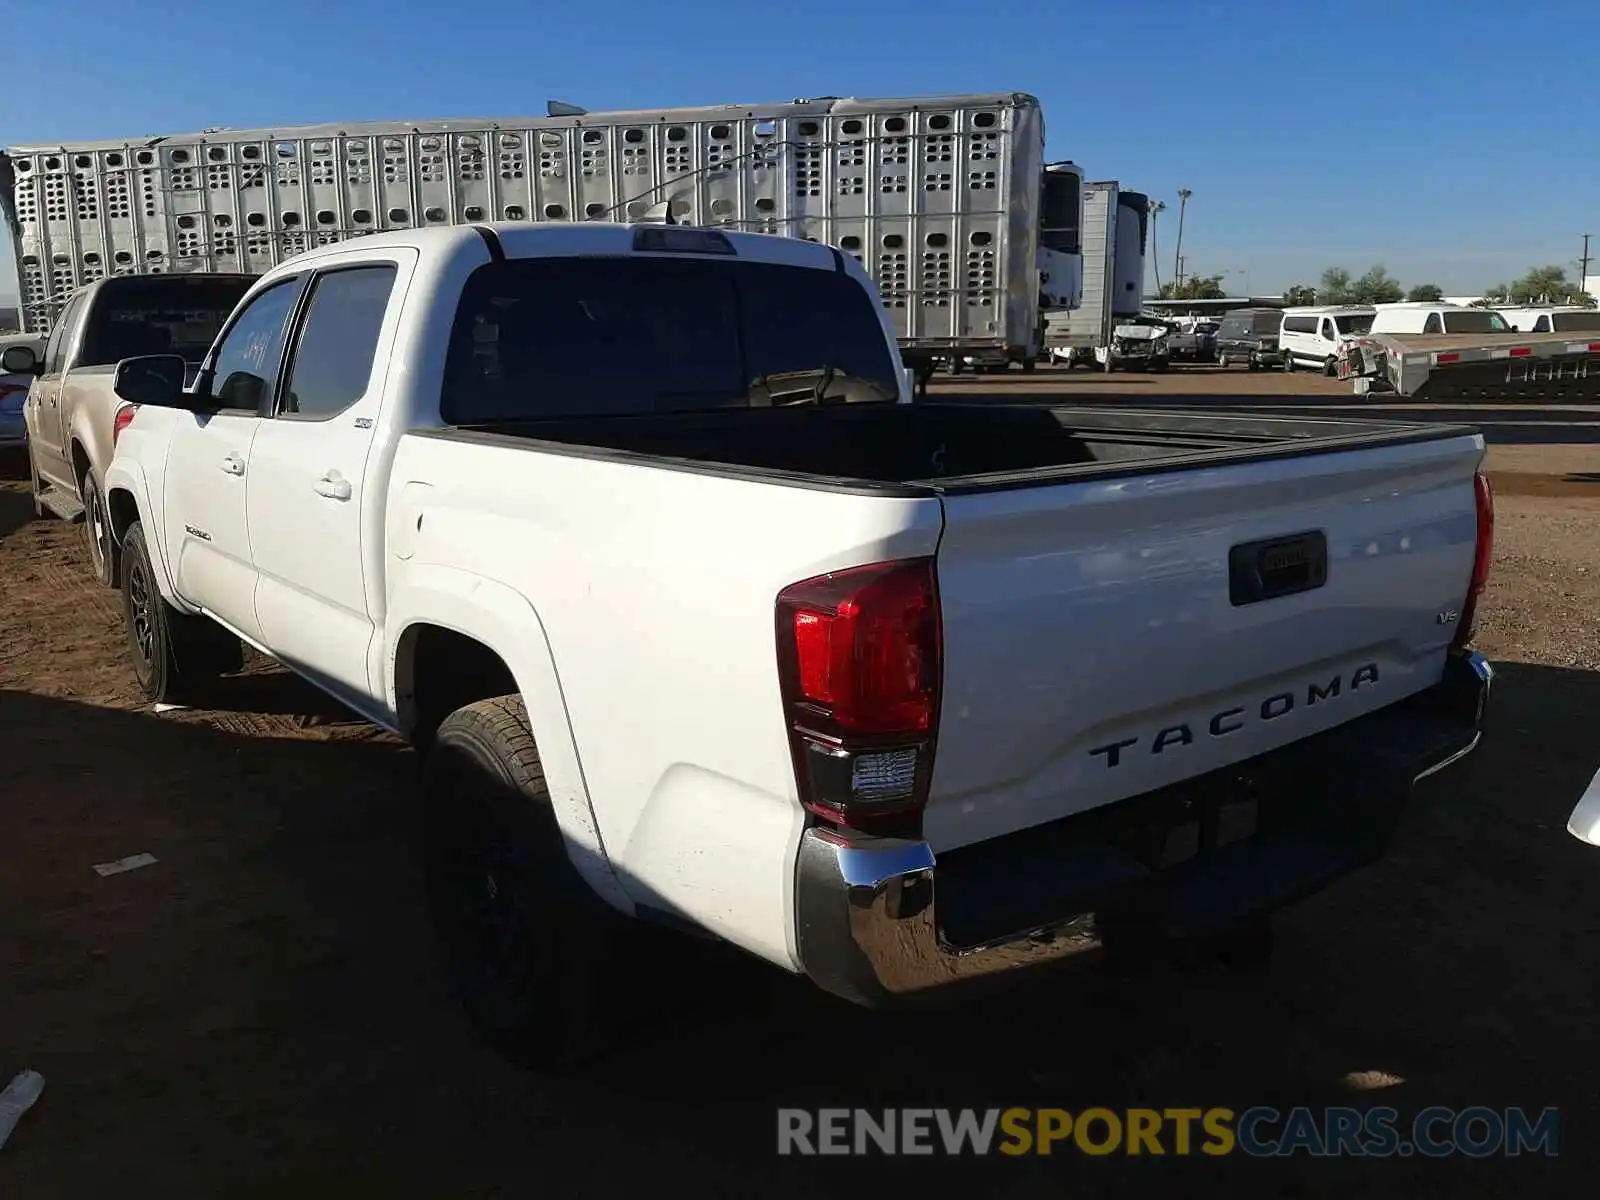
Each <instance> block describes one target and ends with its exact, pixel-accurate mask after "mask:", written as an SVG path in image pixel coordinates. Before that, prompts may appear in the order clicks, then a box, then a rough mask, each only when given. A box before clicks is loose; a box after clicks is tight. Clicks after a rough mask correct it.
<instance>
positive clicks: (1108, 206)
mask: <svg viewBox="0 0 1600 1200" xmlns="http://www.w3.org/2000/svg"><path fill="white" fill-rule="evenodd" d="M1149 223H1150V202H1149V199H1148V198H1147V197H1146V196H1145V195H1144V194H1143V193H1141V192H1129V191H1124V190H1123V189H1122V188H1121V187H1120V186H1119V185H1118V184H1117V183H1116V181H1114V180H1100V181H1095V182H1090V183H1086V184H1084V185H1083V238H1082V250H1083V292H1082V298H1081V301H1080V303H1079V304H1078V305H1077V306H1076V307H1074V308H1070V309H1069V308H1060V309H1056V310H1053V311H1049V312H1047V313H1046V314H1045V333H1044V343H1045V348H1046V351H1047V353H1048V354H1049V355H1050V357H1051V358H1053V359H1056V360H1058V361H1061V362H1067V363H1069V364H1077V363H1085V364H1089V365H1094V364H1096V363H1098V364H1099V365H1102V366H1104V365H1106V363H1107V359H1108V352H1109V350H1110V348H1111V347H1112V345H1113V344H1114V342H1115V340H1116V332H1115V331H1116V329H1117V327H1118V325H1119V324H1122V323H1123V322H1125V321H1127V320H1128V319H1130V318H1136V317H1137V316H1138V315H1139V311H1140V308H1141V305H1142V303H1143V298H1144V268H1145V248H1146V244H1147V239H1148V237H1149Z"/></svg>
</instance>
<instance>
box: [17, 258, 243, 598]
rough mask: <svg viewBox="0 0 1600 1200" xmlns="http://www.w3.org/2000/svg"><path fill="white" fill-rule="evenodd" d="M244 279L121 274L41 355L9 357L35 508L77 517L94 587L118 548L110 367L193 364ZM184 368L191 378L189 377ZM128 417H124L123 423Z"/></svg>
mask: <svg viewBox="0 0 1600 1200" xmlns="http://www.w3.org/2000/svg"><path fill="white" fill-rule="evenodd" d="M253 279H254V277H253V276H250V275H204V274H193V275H119V276H112V277H109V278H106V279H101V280H97V281H96V282H94V283H91V284H89V285H88V286H86V287H84V288H81V289H79V290H78V291H77V292H76V293H74V294H73V297H72V299H71V300H69V301H68V302H67V304H66V306H65V308H63V309H62V312H61V315H60V317H59V318H57V320H56V322H55V325H54V327H53V328H52V329H51V331H50V336H49V339H48V341H47V342H46V343H45V346H44V348H43V352H42V354H40V353H36V352H33V351H29V352H27V353H26V355H23V354H21V353H9V354H8V357H7V359H6V362H5V364H4V365H5V366H6V367H7V368H8V369H10V370H14V371H16V372H17V373H18V374H20V375H22V376H24V377H25V378H27V379H28V380H29V382H30V387H29V389H28V393H27V405H26V408H25V419H26V422H27V428H28V435H29V436H28V463H29V470H30V474H31V476H32V480H33V503H34V510H35V511H36V512H38V513H39V514H40V515H41V516H42V515H43V514H44V513H45V512H51V513H54V514H55V515H56V516H58V517H60V518H62V519H64V520H70V521H76V520H82V521H83V522H84V531H85V534H86V536H87V539H88V546H89V561H90V565H91V567H92V568H93V569H94V572H95V574H96V575H97V576H98V577H99V578H100V580H101V582H103V583H106V584H108V585H112V586H114V585H115V584H116V581H117V547H116V545H115V544H114V543H113V542H112V541H111V536H110V524H109V522H108V520H107V517H106V511H105V502H104V496H105V469H106V466H107V465H108V464H109V463H110V462H111V451H112V447H113V445H114V444H115V442H116V438H117V436H118V433H119V431H120V425H119V418H118V413H119V411H120V410H122V409H124V408H125V407H126V406H125V404H124V402H123V401H121V400H119V399H118V398H117V396H116V394H115V392H114V391H113V389H112V379H113V374H114V372H115V370H116V366H117V362H118V361H119V360H120V359H123V358H132V357H135V356H138V355H143V354H154V353H168V354H176V355H178V356H180V357H181V358H183V359H185V361H188V362H190V363H191V364H197V363H198V362H199V359H200V357H201V355H203V354H204V353H205V352H206V350H207V349H208V348H209V347H210V345H211V340H212V339H213V338H214V337H215V336H216V334H217V330H218V329H219V328H220V327H221V325H222V322H223V319H224V318H225V317H226V316H227V315H228V314H229V313H230V312H231V311H232V310H233V306H234V304H235V303H236V302H237V301H238V299H239V297H240V296H242V295H244V293H245V290H246V289H247V288H248V287H249V286H250V284H251V282H253ZM193 369H194V368H193V365H191V373H192V371H193ZM130 416H131V413H126V412H124V413H122V416H121V421H122V423H126V421H127V420H128V418H129V417H130Z"/></svg>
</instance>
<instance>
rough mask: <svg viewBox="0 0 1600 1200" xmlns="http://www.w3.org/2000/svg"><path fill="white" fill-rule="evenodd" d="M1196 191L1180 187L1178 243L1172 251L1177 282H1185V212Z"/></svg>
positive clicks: (1178, 283)
mask: <svg viewBox="0 0 1600 1200" xmlns="http://www.w3.org/2000/svg"><path fill="white" fill-rule="evenodd" d="M1192 195H1194V192H1193V191H1191V190H1190V189H1188V188H1179V189H1178V244H1177V246H1176V247H1174V248H1173V251H1172V269H1173V273H1174V274H1175V275H1176V276H1177V278H1176V280H1175V281H1174V282H1175V284H1177V285H1181V284H1182V283H1183V214H1184V211H1185V210H1186V209H1187V208H1188V207H1189V197H1190V196H1192Z"/></svg>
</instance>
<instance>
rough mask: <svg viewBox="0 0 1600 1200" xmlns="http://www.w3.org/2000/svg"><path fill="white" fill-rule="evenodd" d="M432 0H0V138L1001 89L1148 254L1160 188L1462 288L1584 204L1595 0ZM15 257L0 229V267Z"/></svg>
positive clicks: (1279, 235) (1276, 243)
mask: <svg viewBox="0 0 1600 1200" xmlns="http://www.w3.org/2000/svg"><path fill="white" fill-rule="evenodd" d="M455 7H456V6H453V5H446V4H440V3H435V2H432V0H414V2H413V3H411V4H410V5H400V4H395V3H384V4H379V3H376V2H374V0H353V2H349V3H344V4H340V3H338V2H337V0H324V2H323V3H310V2H308V0H279V2H277V3H274V4H268V5H261V4H252V5H233V6H229V5H225V4H222V3H216V2H215V0H213V2H210V3H193V2H188V0H183V2H178V0H136V2H135V4H130V5H124V4H121V3H112V2H111V0H8V2H7V4H6V12H7V21H6V25H7V27H8V30H9V32H8V34H7V46H8V54H7V67H6V72H5V80H6V83H5V87H4V90H3V93H0V95H3V97H4V99H3V101H0V144H12V143H32V142H43V141H54V140H63V141H66V140H82V139H100V138H120V137H129V136H136V135H141V134H150V133H179V132H190V131H193V130H196V129H200V128H203V127H206V126H213V125H231V126H234V127H260V126H271V125H285V124H292V123H306V122H314V121H342V120H352V121H353V120H382V119H387V118H424V117H446V116H465V115H481V116H512V115H518V114H527V115H537V114H539V113H542V112H543V108H544V102H545V100H546V99H549V98H552V97H557V98H562V99H567V100H571V101H573V102H575V103H578V104H582V105H584V106H585V107H587V108H589V109H591V110H595V111H598V110H601V109H608V108H635V107H656V106H662V105H691V104H717V103H724V102H741V101H764V100H785V99H790V98H792V97H795V96H819V95H858V96H911V95H917V94H922V93H932V92H967V91H971V92H978V91H1025V92H1032V93H1033V94H1035V95H1037V96H1038V97H1039V98H1040V99H1041V101H1042V102H1043V105H1044V111H1045V118H1046V122H1047V126H1048V131H1049V142H1050V146H1049V149H1050V153H1051V155H1052V156H1053V157H1057V158H1071V159H1073V160H1074V161H1076V162H1079V163H1081V164H1083V166H1084V167H1085V170H1086V172H1087V174H1088V176H1089V178H1092V179H1117V180H1119V181H1121V182H1122V184H1123V185H1124V186H1125V187H1129V188H1132V189H1134V190H1138V191H1145V192H1149V193H1151V194H1152V195H1154V196H1157V197H1160V198H1162V199H1165V200H1167V202H1168V203H1169V204H1170V205H1171V206H1172V207H1171V210H1170V212H1169V213H1168V214H1167V215H1166V216H1164V217H1163V218H1162V225H1161V233H1160V241H1161V249H1162V258H1163V262H1162V268H1161V269H1162V274H1163V276H1164V277H1166V276H1168V275H1170V272H1171V267H1172V263H1171V253H1172V249H1173V241H1174V239H1173V234H1175V232H1176V229H1177V222H1176V220H1175V219H1173V218H1175V217H1176V215H1177V203H1176V200H1177V197H1176V192H1177V189H1178V188H1180V187H1188V188H1190V189H1192V190H1193V193H1194V196H1193V199H1192V200H1191V201H1190V204H1189V214H1188V219H1187V221H1186V225H1185V232H1184V254H1185V257H1186V259H1187V260H1188V269H1189V271H1190V272H1203V273H1211V272H1218V271H1228V272H1230V273H1231V274H1230V278H1229V279H1228V281H1227V282H1228V284H1229V285H1230V290H1234V291H1242V290H1243V288H1244V286H1245V281H1246V279H1248V283H1249V286H1250V288H1251V289H1252V290H1253V291H1255V292H1257V293H1264V292H1274V291H1279V290H1281V289H1282V288H1283V287H1285V286H1287V285H1288V284H1290V283H1294V282H1303V281H1304V282H1309V281H1312V280H1314V279H1315V277H1316V276H1317V275H1318V274H1319V273H1320V271H1321V270H1322V268H1323V267H1325V266H1328V265H1330V264H1338V265H1342V266H1345V267H1347V268H1349V269H1350V270H1351V271H1353V272H1357V273H1359V272H1360V271H1362V270H1364V269H1365V268H1366V267H1368V266H1370V265H1371V264H1373V263H1376V262H1382V263H1384V264H1385V265H1386V266H1387V267H1388V268H1389V269H1390V271H1391V272H1392V273H1394V274H1396V275H1398V276H1399V277H1400V278H1401V279H1402V280H1403V281H1405V282H1406V283H1408V284H1410V283H1419V282H1427V281H1431V282H1436V283H1438V284H1440V285H1441V286H1443V287H1444V288H1445V290H1446V292H1450V293H1454V292H1467V291H1475V290H1477V289H1479V288H1481V287H1483V286H1485V285H1487V284H1490V283H1494V282H1496V281H1498V280H1502V279H1508V278H1511V277H1513V276H1516V275H1518V274H1520V273H1521V272H1522V271H1523V270H1524V269H1526V268H1527V267H1528V266H1530V265H1533V264H1543V263H1561V264H1563V265H1565V266H1567V268H1568V271H1569V273H1570V274H1574V275H1575V274H1576V268H1575V266H1574V265H1573V260H1575V259H1576V258H1577V257H1578V255H1579V253H1580V252H1581V249H1582V238H1581V235H1582V234H1583V233H1585V232H1591V231H1592V232H1596V233H1600V153H1597V152H1596V144H1597V136H1596V132H1595V121H1596V114H1597V113H1600V103H1597V98H1600V61H1597V58H1596V51H1595V50H1594V49H1593V47H1594V46H1595V44H1596V37H1597V36H1600V4H1596V3H1595V0H1542V2H1538V0H1535V2H1523V3H1508V2H1507V0H1455V2H1454V3H1450V2H1448V0H1407V2H1406V3H1402V4H1396V3H1393V2H1392V0H1391V2H1389V3H1383V2H1379V0H1337V2H1328V3H1316V4H1309V3H1301V4H1291V3H1285V2H1283V0H1277V2H1276V3H1272V2H1268V0H1233V2H1232V3H1228V4H1216V3H1208V2H1204V0H1193V2H1186V0H1145V2H1143V3H1140V2H1138V0H1115V2H1113V0H1100V2H1099V3H1094V4H1085V3H1079V2H1077V0H989V2H988V3H987V4H984V3H977V2H974V0H964V2H962V3H957V2H956V0H923V2H922V3H921V4H920V5H917V6H905V5H895V6H888V5H882V4H872V3H867V2H865V0H857V2H854V3H846V2H844V0H805V3H802V4H795V5H793V6H791V7H789V8H788V9H786V8H785V6H783V5H781V4H774V3H772V0H763V2H749V0H746V2H744V3H734V2H733V0H679V3H677V4H673V5H671V6H662V5H658V4H647V3H644V2H643V0H607V2H606V3H603V4H579V5H576V6H574V7H571V8H569V7H567V6H566V5H565V4H560V5H543V4H536V3H527V2H526V0H518V2H516V3H508V2H506V0H477V2H476V3H473V4H470V5H468V4H463V5H461V6H460V7H459V11H461V12H462V13H463V14H470V16H468V15H463V16H461V17H455V16H452V15H451V12H452V9H453V8H455ZM786 12H787V13H789V14H792V15H785V14H786ZM18 31H23V35H22V36H17V34H18ZM68 31H70V32H68ZM1563 31H1565V32H1563ZM8 241H9V239H6V238H0V243H5V242H8ZM1595 252H1596V253H1597V254H1600V238H1597V239H1596V251H1595ZM1591 269H1592V270H1593V269H1595V268H1591ZM14 280H15V272H14V267H13V265H12V263H11V252H10V247H9V245H4V246H0V295H11V294H13V293H14V292H15V290H16V288H15V282H14Z"/></svg>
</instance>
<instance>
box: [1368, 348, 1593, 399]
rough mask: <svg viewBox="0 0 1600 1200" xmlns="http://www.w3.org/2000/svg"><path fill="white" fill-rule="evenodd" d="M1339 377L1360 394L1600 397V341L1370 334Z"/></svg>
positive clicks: (1469, 397)
mask: <svg viewBox="0 0 1600 1200" xmlns="http://www.w3.org/2000/svg"><path fill="white" fill-rule="evenodd" d="M1339 378H1340V379H1346V380H1350V381H1351V383H1352V384H1353V386H1354V390H1355V391H1356V392H1357V393H1358V394H1375V393H1390V394H1394V395H1400V396H1406V397H1408V398H1410V399H1414V400H1528V401H1551V400H1568V401H1576V400H1581V401H1593V400H1596V399H1600V336H1596V335H1594V334H1587V333H1547V334H1523V333H1512V334H1482V333H1453V334H1452V333H1446V334H1393V333H1391V334H1368V335H1366V336H1365V337H1362V338H1357V339H1356V340H1354V341H1352V342H1349V343H1348V344H1346V346H1345V348H1344V350H1343V352H1342V353H1341V354H1340V356H1339Z"/></svg>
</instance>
